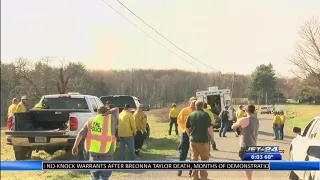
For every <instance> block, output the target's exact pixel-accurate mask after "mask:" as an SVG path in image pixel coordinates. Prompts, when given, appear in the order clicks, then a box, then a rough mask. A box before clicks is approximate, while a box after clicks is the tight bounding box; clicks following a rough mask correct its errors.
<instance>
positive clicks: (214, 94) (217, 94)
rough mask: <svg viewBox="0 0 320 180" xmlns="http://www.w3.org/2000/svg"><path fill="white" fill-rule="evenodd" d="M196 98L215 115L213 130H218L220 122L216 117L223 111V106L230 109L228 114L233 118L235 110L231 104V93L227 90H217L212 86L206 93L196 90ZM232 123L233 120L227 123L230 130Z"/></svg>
mask: <svg viewBox="0 0 320 180" xmlns="http://www.w3.org/2000/svg"><path fill="white" fill-rule="evenodd" d="M196 98H197V99H198V100H201V101H203V102H204V103H207V104H208V105H210V106H211V111H212V112H213V113H214V114H215V115H216V116H215V118H216V123H215V124H214V128H220V126H221V120H220V118H218V115H219V114H220V112H221V110H224V107H225V106H228V107H230V108H229V114H230V115H231V116H233V117H235V110H234V108H233V107H232V104H231V91H230V89H229V88H227V89H219V88H218V86H213V87H209V89H208V91H200V90H197V92H196ZM214 107H215V108H214ZM233 119H234V118H233ZM233 122H234V120H232V121H230V122H229V127H230V129H231V126H232V124H233Z"/></svg>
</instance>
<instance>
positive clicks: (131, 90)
mask: <svg viewBox="0 0 320 180" xmlns="http://www.w3.org/2000/svg"><path fill="white" fill-rule="evenodd" d="M131 95H132V96H133V69H131Z"/></svg>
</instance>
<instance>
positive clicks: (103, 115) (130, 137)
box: [72, 104, 147, 180]
mask: <svg viewBox="0 0 320 180" xmlns="http://www.w3.org/2000/svg"><path fill="white" fill-rule="evenodd" d="M146 128H147V117H146V115H145V114H144V113H143V111H142V106H139V107H138V108H137V110H136V111H135V112H134V113H132V112H131V107H130V105H128V104H126V105H125V106H124V109H123V110H122V112H121V113H120V114H119V109H118V108H113V109H110V106H109V105H108V104H107V105H105V106H101V107H99V108H98V115H96V116H95V117H92V118H91V119H89V120H88V121H87V123H86V124H85V125H84V127H83V128H82V129H81V130H80V131H79V133H78V135H77V137H76V140H75V143H74V146H73V148H72V154H73V155H77V154H78V147H79V145H80V142H81V140H82V138H85V142H84V148H85V150H86V152H88V155H89V159H90V160H91V161H110V160H112V156H113V154H114V152H115V151H116V147H117V144H116V143H117V140H118V139H119V141H120V147H119V148H120V158H121V160H125V159H126V153H125V150H126V147H128V149H129V156H130V159H131V160H136V156H137V155H139V154H140V149H141V147H142V145H143V143H144V140H145V137H146V136H145V133H146ZM111 173H112V171H109V170H107V171H100V170H98V171H91V178H92V179H93V180H98V179H103V180H106V179H109V177H110V176H111Z"/></svg>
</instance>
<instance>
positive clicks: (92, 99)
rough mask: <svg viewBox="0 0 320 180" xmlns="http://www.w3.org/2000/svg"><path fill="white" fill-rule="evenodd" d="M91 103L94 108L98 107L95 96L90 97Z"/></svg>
mask: <svg viewBox="0 0 320 180" xmlns="http://www.w3.org/2000/svg"><path fill="white" fill-rule="evenodd" d="M90 103H91V106H92V109H98V106H97V103H96V100H94V98H90Z"/></svg>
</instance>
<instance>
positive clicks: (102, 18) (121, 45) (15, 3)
mask: <svg viewBox="0 0 320 180" xmlns="http://www.w3.org/2000/svg"><path fill="white" fill-rule="evenodd" d="M107 2H109V3H110V4H111V5H112V6H114V8H116V9H118V10H119V11H120V12H121V13H123V15H124V16H126V17H128V18H129V19H130V20H132V21H133V22H135V23H136V24H137V25H138V26H139V27H141V28H142V29H144V30H145V31H146V32H148V33H150V35H152V36H153V37H154V38H156V39H157V40H159V41H160V42H162V43H164V44H165V45H166V46H167V47H168V48H170V49H172V50H173V51H174V52H176V53H178V54H180V55H181V56H183V57H184V58H186V59H187V60H189V61H192V62H193V64H195V65H196V66H197V67H195V66H191V65H189V64H188V63H186V62H184V61H182V60H181V59H179V58H178V57H176V56H175V55H173V54H172V53H171V52H169V51H168V50H166V49H164V48H163V47H161V46H160V45H158V44H157V43H155V42H154V41H153V40H151V39H150V38H149V37H148V36H146V35H145V34H143V33H142V32H140V31H139V30H138V29H136V28H135V27H134V26H132V25H131V24H130V23H129V22H127V21H126V20H125V19H123V18H122V17H121V16H119V15H118V14H117V13H116V12H114V11H113V10H112V9H110V8H109V7H108V6H106V5H105V4H104V3H103V2H102V1H101V0H28V1H26V0H2V1H1V60H2V61H3V62H10V61H12V60H13V59H14V58H15V57H19V56H24V57H27V58H30V59H33V60H37V59H39V58H40V57H41V56H56V57H60V58H66V59H67V60H69V61H82V62H84V63H85V64H86V66H87V67H88V68H93V69H110V68H112V69H127V68H156V69H162V68H180V69H187V70H194V71H198V70H201V71H206V72H209V71H211V70H210V69H208V68H207V67H205V66H203V65H201V64H199V63H198V62H196V61H194V60H192V59H191V58H189V57H188V56H186V55H184V54H183V53H182V52H180V51H179V50H178V49H176V48H175V47H174V46H172V45H170V44H169V43H167V42H166V41H165V40H163V39H162V38H161V37H160V36H158V35H157V34H156V33H154V32H153V31H152V30H151V29H149V28H148V27H147V26H145V25H144V24H143V23H141V22H140V21H139V20H138V19H137V18H135V17H134V16H133V15H131V14H130V13H129V12H128V11H127V10H126V9H124V8H123V7H122V6H121V5H120V4H118V3H117V1H116V0H107ZM122 2H123V3H124V4H126V5H127V6H128V7H129V8H131V10H132V11H134V12H135V13H136V14H138V15H139V16H140V17H142V19H144V20H145V21H146V22H148V23H149V24H150V25H152V26H153V27H154V28H155V29H157V30H158V31H160V32H161V33H162V34H164V35H165V36H166V37H167V38H169V39H170V40H171V41H173V42H175V43H176V44H177V45H178V46H180V47H181V48H182V49H184V50H186V51H187V52H188V53H190V54H191V55H193V56H194V57H197V58H198V59H199V60H201V61H203V62H204V63H206V64H208V65H210V66H212V67H214V68H215V69H218V70H220V71H222V72H233V71H235V72H237V73H242V74H247V73H250V72H251V71H252V70H253V69H254V68H255V67H256V66H257V65H259V64H262V63H269V62H271V63H273V64H274V66H275V68H276V70H277V73H280V74H282V75H285V76H289V75H291V73H290V72H289V71H290V69H291V68H293V66H291V65H290V64H289V63H288V61H287V58H288V57H290V55H291V54H292V53H293V48H294V43H295V41H297V40H299V36H298V30H299V26H300V25H301V24H302V23H303V22H304V21H305V20H307V19H309V18H311V17H312V16H320V1H319V0H308V1H301V0H282V1H279V0H268V1H267V0H243V1H236V0H223V1H222V0H220V1H217V0H215V1H214V0H201V1H194V0H176V1H172V0H122Z"/></svg>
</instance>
